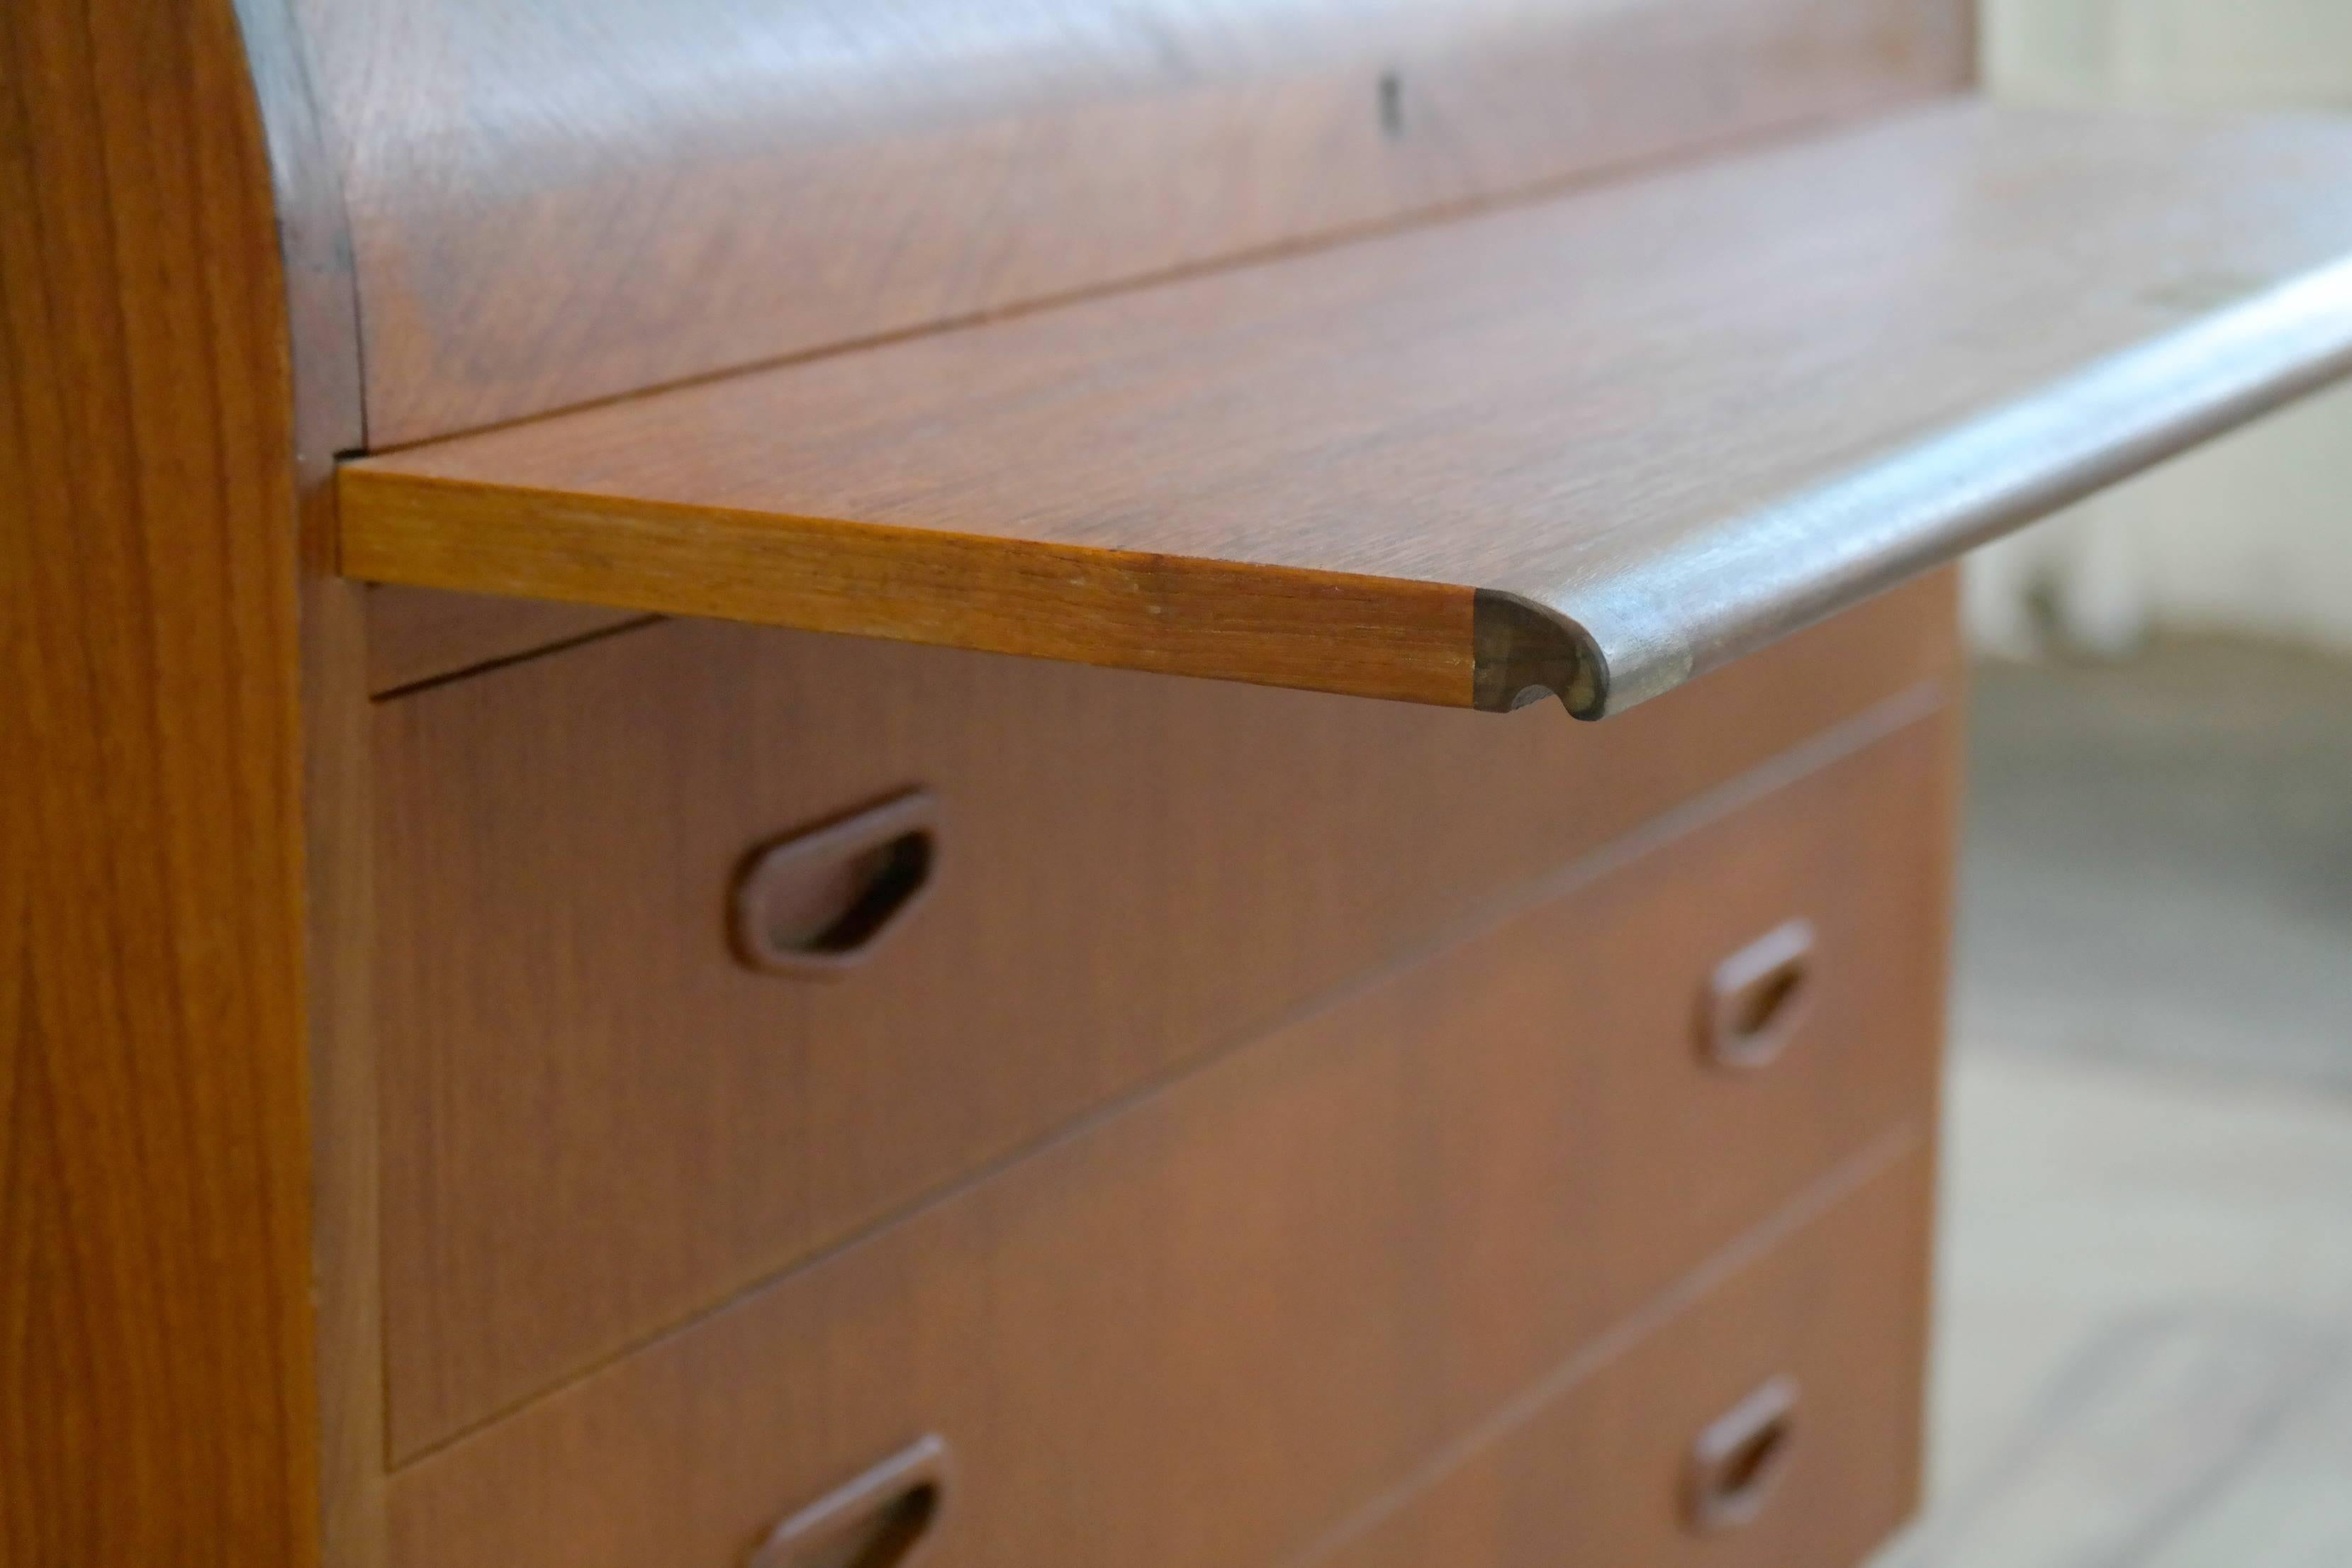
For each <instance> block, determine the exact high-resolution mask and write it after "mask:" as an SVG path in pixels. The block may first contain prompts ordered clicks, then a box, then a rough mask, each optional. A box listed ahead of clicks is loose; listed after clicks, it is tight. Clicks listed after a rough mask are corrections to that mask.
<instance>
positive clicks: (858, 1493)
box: [746, 1436, 948, 1568]
mask: <svg viewBox="0 0 2352 1568" xmlns="http://www.w3.org/2000/svg"><path fill="white" fill-rule="evenodd" d="M947 1501H948V1446H947V1443H946V1441H945V1440H944V1439H942V1438H940V1437H937V1436H924V1437H919V1438H917V1439H916V1440H915V1441H914V1442H913V1443H910V1444H908V1446H907V1447H904V1448H902V1449H900V1450H899V1451H898V1453H896V1454H893V1455H891V1456H890V1457H889V1458H887V1459H885V1460H883V1461H882V1462H881V1463H880V1464H878V1465H876V1466H875V1467H874V1468H872V1469H869V1470H867V1471H866V1472H865V1473H864V1474H863V1475H860V1476H859V1477H857V1479H855V1480H851V1481H847V1482H845V1483H843V1484H842V1485H841V1486H838V1487H835V1489H833V1490H831V1491H829V1492H827V1493H825V1494H824V1496H823V1497H821V1498H819V1499H817V1500H816V1501H814V1502H813V1503H811V1504H809V1505H808V1507H806V1508H804V1509H803V1510H800V1511H799V1512H798V1513H796V1514H794V1515H793V1516H792V1518H790V1519H788V1520H786V1521H784V1522H783V1523H782V1524H780V1525H778V1526H776V1528H775V1530H774V1531H772V1532H771V1533H770V1535H769V1536H768V1539H767V1540H766V1541H764V1542H761V1544H760V1548H759V1550H758V1551H756V1552H753V1553H752V1554H751V1562H750V1563H748V1564H746V1568H900V1565H901V1564H904V1563H912V1562H914V1561H915V1560H916V1557H917V1556H918V1554H919V1552H921V1551H922V1549H923V1548H924V1547H925V1546H927V1545H929V1542H930V1541H931V1539H932V1536H933V1535H934V1533H935V1532H936V1531H937V1530H938V1528H939V1521H940V1513H941V1512H942V1511H943V1510H945V1509H946V1507H947Z"/></svg>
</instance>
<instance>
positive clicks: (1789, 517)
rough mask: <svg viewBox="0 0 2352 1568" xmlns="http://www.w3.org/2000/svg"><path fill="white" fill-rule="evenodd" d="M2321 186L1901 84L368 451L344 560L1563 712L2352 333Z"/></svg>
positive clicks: (2122, 127) (1701, 656)
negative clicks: (569, 409)
mask: <svg viewBox="0 0 2352 1568" xmlns="http://www.w3.org/2000/svg"><path fill="white" fill-rule="evenodd" d="M2347 183H2352V125H2347V124H2344V123H2341V122H2338V121H2325V120H2319V119H2308V120H2294V119H2284V120H2253V121H2211V122H2205V121H2179V120H2172V119H2162V118H2133V117H2127V116H2126V117H2098V116H2087V117H2086V116H2074V115H2062V114H2047V113H2036V112H2026V111H2017V110H1991V109H1986V108H1982V107H1974V106H1969V107H1962V108H1958V109H1948V110H1934V111H1926V112H1921V113H1917V114H1913V115H1909V116H1905V117H1901V118H1898V119H1895V120H1892V121H1886V122H1885V123H1882V124H1878V125H1875V126H1873V127H1870V128H1868V129H1865V130H1859V131H1853V132H1843V133H1840V134H1838V135H1834V136H1828V137H1823V138H1819V139H1816V140H1812V141H1810V142H1805V143H1804V144H1802V145H1798V146H1791V147H1784V148H1780V149H1777V150H1773V151H1769V152H1764V153H1751V154H1743V155H1740V156H1738V157H1728V158H1724V159H1719V160H1717V161H1714V162H1712V163H1708V164H1707V165H1706V166H1704V167H1699V168H1694V169H1686V170H1682V171H1677V172H1673V173H1669V174H1662V175H1658V176H1656V177H1653V178H1648V179H1641V180H1633V181H1628V182H1624V183H1621V184H1612V185H1606V186H1603V187H1601V188H1599V189H1596V190H1593V191H1590V192H1587V193H1584V194H1581V195H1574V196H1570V197H1565V198H1561V199H1559V200H1554V201H1550V202H1547V203H1543V204H1540V205H1534V206H1529V207H1525V208H1519V209H1515V210H1512V211H1507V212H1502V213H1496V214H1490V215H1488V216H1483V217H1477V218H1471V219H1465V220H1463V221H1460V222H1456V223H1451V224H1446V225H1442V226H1437V227H1434V228H1430V229H1425V230H1420V231H1415V232H1412V233H1410V234H1404V235H1397V236H1391V237H1386V238H1382V239H1378V240H1370V241H1366V242H1364V243H1361V244H1359V245H1354V246H1349V247H1340V248H1339V249H1336V250H1331V251H1327V252H1321V253H1318V254H1316V255H1312V256H1306V257H1298V258H1291V259H1288V260H1286V261H1283V262H1279V263H1276V264H1271V265H1267V266H1263V267H1254V268H1239V269H1235V270H1233V271H1229V272H1224V273H1219V274H1216V275H1214V276H1212V277H1207V278H1201V279H1192V280H1189V281H1184V282H1180V283H1174V284H1171V285H1168V286H1165V287H1161V288H1157V289H1147V290H1142V291H1139V292H1136V293H1130V294H1124V295H1120V296H1118V297H1116V298H1111V299H1105V300H1095V301H1091V302H1087V303H1082V304H1077V305H1074V306H1071V307H1069V308H1066V309H1063V310H1047V311H1040V312H1036V313H1034V314H1031V315H1027V316H1024V317H1021V318H1019V319H1017V320H1014V321H1003V322H998V323H994V324H991V325H985V326H981V327H975V328H971V329H970V330H966V331H953V332H945V333H939V334H934V335H931V336H929V337H926V338H921V339H919V340H914V341H910V342H902V343H897V344H892V345H886V346H884V347H880V348H877V349H874V350H871V351H866V352H860V353H850V354H844V355H838V356H835V357H833V358H830V359H826V360H823V361H819V362H815V363H808V364H803V365H797V366H790V367H785V368H782V369H778V370H774V371H768V372H761V373H756V374H747V375H743V376H740V377H734V378H730V379H727V380H724V381H719V382H711V383H706V384H700V385H697V386H693V387H688V388H683V389H680V390H677V391H675V392H671V393H667V394H664V395H656V396H651V397H646V398H642V399H638V400H635V401H632V402H629V403H625V404H618V405H610V406H606V407H602V408H595V409H589V410H585V411H583V412H580V413H576V414H572V415H568V416H560V417H557V418H553V419H549V420H545V421H541V422H538V423H535V424H531V425H527V426H514V427H511V428H508V429H504V430H499V431H492V432H488V433H485V434H482V435H478V436H473V437H463V438H460V439H457V440H454V441H448V442H444V443H438V444H436V445H433V446H430V447H420V448H416V449H414V450H411V451H408V452H404V453H399V454H394V455H392V456H389V457H384V458H372V459H368V460H365V461H362V462H360V463H357V464H354V465H352V466H350V467H348V468H345V469H344V470H343V474H342V479H341V484H342V496H343V513H342V516H343V526H344V558H343V561H344V567H345V569H346V570H347V571H349V572H351V573H352V574H357V575H359V576H362V577H365V578H371V579H378V580H383V581H391V582H406V583H414V584H422V585H425V586H441V587H453V588H474V589H480V590H483V591H488V592H499V593H512V594H517V595H525V596H543V597H549V598H555V599H563V600H575V601H581V602H586V603H594V604H603V605H619V606H625V607H629V608H635V609H642V610H656V611H665V612H677V613H681V614H697V615H711V616H726V617H730V618H735V619H741V620H751V621H761V622H768V623H772V624H778V625H786V626H806V627H813V628H816V629H821V630H833V631H848V632H856V633H859V634H863V635H868V636H877V637H903V638H907V639H909V640H913V641H919V642H932V643H950V644H955V645H959V646H965V647H984V648H991V649H994V650H997V651H1002V652H1013V653H1027V654H1036V655H1043V656H1046V657H1051V658H1068V659H1076V660H1080V661H1083V662H1091V663H1102V664H1113V665H1124V666H1131V667H1135V668H1149V669H1156V670H1163V671H1171V672H1175V673H1190V674H1198V675H1208V676H1215V677H1221V678H1225V679H1244V680H1257V681H1265V682H1269V683H1273V684H1277V685H1289V686H1304V687H1308V688H1312V689H1319V690H1329V691H1339V692H1348V693H1353V694H1359V695H1370V696H1386V697H1395V698H1402V699H1409V700H1416V701H1425V702H1437V703H1451V704H1455V705H1461V706H1469V705H1473V704H1475V705H1477V706H1480V707H1490V708H1491V707H1510V706H1514V705H1516V704H1517V703H1518V702H1520V701H1522V700H1528V698H1529V697H1531V696H1533V695H1540V694H1541V693H1542V692H1544V691H1546V690H1549V691H1552V692H1556V693H1558V694H1559V696H1561V697H1562V698H1563V699H1565V700H1567V701H1568V703H1569V706H1570V709H1571V710H1574V711H1576V712H1578V713H1580V714H1581V715H1583V716H1587V717H1595V716H1598V715H1600V714H1601V713H1604V712H1607V711H1611V710H1617V709H1622V708H1624V707H1626V706H1629V705H1631V704H1632V703H1633V702H1635V701H1638V700H1642V699H1643V698H1645V697H1649V696H1654V695H1655V694H1656V693H1657V692H1659V691H1661V690H1664V689H1667V688H1669V687H1671V686H1673V685H1675V683H1677V682H1678V681H1680V680H1683V679H1687V678H1688V677H1689V676H1690V675H1691V674H1693V673H1694V672H1696V671H1699V670H1703V669H1706V668H1711V667H1713V666H1715V665H1717V664H1718V663H1721V662H1724V661H1726V660H1727V659H1729V658H1734V657H1736V656H1738V655H1740V654H1742V653H1746V652H1749V651H1752V650H1753V649H1755V648H1756V647H1760V646H1762V645H1763V644H1764V643H1766V642H1768V641H1769V640H1770V639H1771V638H1772V637H1776V636H1779V635H1781V634H1783V633H1785V632H1787V631H1789V630H1790V629H1792V628H1793V627H1795V626H1801V625H1803V624H1805V623H1807V622H1809V621H1811V620H1813V619H1817V618H1818V617H1819V616H1822V615H1823V614H1825V613H1827V612H1829V611H1830V610H1832V609H1834V608H1836V607H1837V606H1839V605H1842V604H1845V603H1851V602H1853V601H1854V600H1856V599H1858V598H1860V597H1862V596H1864V595H1866V594H1868V593H1869V592H1872V591H1874V590H1875V589H1878V588H1881V587H1884V586H1885V585H1887V584H1889V583H1892V582H1895V581H1899V580H1900V579H1901V578H1902V577H1904V576H1906V575H1907V574H1911V573H1913V572H1916V571H1918V570H1921V569H1923V568H1924V567H1926V566H1927V565H1929V564H1931V563H1935V562H1937V561H1938V560H1940V559H1943V558H1945V557H1948V556H1949V555H1950V554H1952V553H1953V552H1957V551H1958V550H1960V549H1962V548H1964V547H1966V546H1967V545H1969V544H1971V543H1974V542H1980V541H1981V540H1982V539H1984V538H1986V537H1989V536H1990V534H1992V533H1994V532H1997V531H2000V530H2001V529H2003V528H2006V527H2010V526H2014V525H2015V524H2017V523H2020V522H2022V521H2029V520H2030V519H2031V518H2032V517H2034V516H2037V515H2039V514H2040V513H2042V512H2043V511H2046V510H2049V509H2051V508H2052V507H2054V506H2056V505H2058V504H2060V503H2062V502H2063V501H2064V500H2069V499H2072V498H2074V497H2075V496H2078V495H2081V494H2083V493H2085V492H2087V491H2088V490H2089V489H2094V488H2095V487H2096V486H2097V485H2099V484H2102V483H2105V482H2107V481H2110V480H2113V479H2118V478H2121V477H2123V476H2124V475H2126V474H2127V473H2129V472H2132V471H2134V470H2136V469H2137V468H2143V467H2145V466H2147V464H2149V463H2152V462H2154V461H2156V460H2157V459H2158V458H2162V457H2164V456H2166V455H2168V454H2169V453H2170V452H2172V451H2175V450H2178V449H2179V448H2180V447H2183V446H2185V445H2188V444H2189V443H2191V442H2193V441H2194V440H2196V439H2199V438H2200V437H2203V436H2206V435H2210V434H2211V433H2213V432H2214V431H2215V430H2217V429H2220V428H2222V427H2225V426H2229V425H2231V424H2232V423H2235V422H2238V421H2242V420H2243V419H2245V418H2248V417H2251V416H2252V415H2253V414H2255V413H2257V412H2259V411H2261V410H2262V409H2263V408H2265V407H2268V406H2271V405H2273V404H2275V403H2276V402H2278V401H2281V400H2283V399H2284V398H2285V397H2288V396H2290V395H2294V394H2296V393H2299V392H2303V391H2308V390H2310V389H2311V388H2312V387H2313V386H2314V385H2316V384H2319V383H2321V382H2323V381H2326V380H2327V379H2330V378H2332V377H2334V376H2336V375H2337V374H2342V373H2343V372H2344V371H2345V370H2346V369H2347V368H2352V261H2347V259H2346V258H2347V257H2352V204H2347V203H2346V202H2343V201H2341V200H2340V199H2338V197H2339V195H2340V194H2341V192H2342V191H2343V189H2344V188H2345V187H2346V185H2347Z"/></svg>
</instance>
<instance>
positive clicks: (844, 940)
mask: <svg viewBox="0 0 2352 1568" xmlns="http://www.w3.org/2000/svg"><path fill="white" fill-rule="evenodd" d="M938 833H939V811H938V807H937V805H936V804H935V803H934V802H933V800H932V798H931V797H930V795H928V794H926V793H924V792H922V791H920V790H917V791H914V792H912V793H910V794H908V795H899V796H898V797H897V798H896V799H894V800H889V801H886V802H884V803H883V804H882V805H877V806H874V807H871V808H869V809H867V810H865V811H861V812H858V813H857V814H856V815H855V816H847V817H844V818H842V819H840V820H839V821H836V822H831V823H828V824H826V825H825V826H823V827H818V828H814V829H812V830H810V831H809V832H806V833H802V834H797V835H795V836H793V837H790V838H785V839H782V840H780V841H779V842H777V843H774V844H771V845H769V846H768V847H766V848H764V849H761V850H760V851H759V852H758V853H757V854H756V855H754V856H753V857H752V858H751V862H750V863H749V864H748V865H747V866H746V867H745V868H744V869H743V873H742V875H741V877H740V878H739V879H737V881H736V884H735V907H734V942H735V951H736V953H737V954H738V956H740V958H741V959H742V961H743V962H744V963H748V964H750V965H751V967H752V968H754V969H760V970H765V971H767V972H769V973H775V974H800V975H817V976H823V975H830V974H837V973H840V972H841V971H843V970H845V969H846V968H848V967H850V966H851V965H853V964H855V963H859V962H861V961H862V960H864V959H865V958H866V957H867V956H869V955H870V954H871V953H872V952H874V949H875V947H876V946H877V944H878V943H879V942H881V940H882V938H883V937H884V936H886V935H887V934H888V933H889V932H890V931H894V930H896V929H897V928H898V927H899V926H900V925H903V924H904V923H905V922H906V919H907V916H908V913H909V912H910V911H911V910H913V909H914V908H915V906H916V905H917V904H918V903H919V902H921V901H922V898H923V895H924V894H925V893H927V892H929V890H930V885H931V879H932V874H933V871H934V868H935V866H936V863H937V860H938V858H939V848H938V844H937V838H938Z"/></svg>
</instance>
